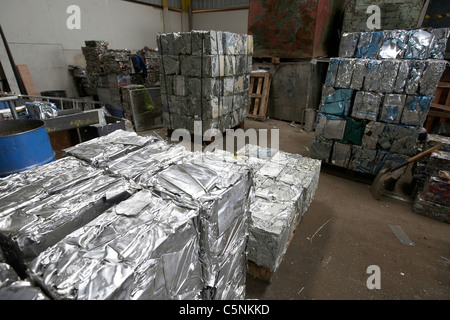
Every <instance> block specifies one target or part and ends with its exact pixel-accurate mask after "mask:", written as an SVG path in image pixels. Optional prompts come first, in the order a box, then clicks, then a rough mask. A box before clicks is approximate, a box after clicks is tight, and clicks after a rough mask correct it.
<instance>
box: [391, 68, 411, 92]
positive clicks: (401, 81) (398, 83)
mask: <svg viewBox="0 0 450 320" xmlns="http://www.w3.org/2000/svg"><path fill="white" fill-rule="evenodd" d="M412 63H413V61H412V60H400V61H399V67H398V71H397V78H396V79H395V85H394V93H404V92H405V87H406V83H407V82H408V77H409V73H410V70H411V66H412Z"/></svg>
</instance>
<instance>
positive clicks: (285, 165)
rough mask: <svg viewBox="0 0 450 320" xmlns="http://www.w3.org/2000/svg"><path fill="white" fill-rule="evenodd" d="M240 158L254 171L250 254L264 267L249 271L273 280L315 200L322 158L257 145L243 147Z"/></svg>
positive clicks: (253, 259) (250, 258) (251, 259)
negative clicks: (297, 229) (295, 233)
mask: <svg viewBox="0 0 450 320" xmlns="http://www.w3.org/2000/svg"><path fill="white" fill-rule="evenodd" d="M237 158H238V161H244V162H245V163H248V165H249V166H250V167H251V168H252V170H253V171H254V181H255V198H254V200H253V201H252V204H251V207H250V215H251V222H250V239H249V246H248V251H249V257H248V258H249V260H250V261H251V262H252V263H254V264H256V266H258V267H262V269H264V270H263V273H261V271H262V270H261V268H256V269H252V268H250V270H249V272H250V273H252V274H254V275H255V276H257V277H262V278H263V280H268V281H271V278H272V276H273V274H274V273H275V272H276V270H277V269H278V267H279V265H280V263H281V262H282V259H283V256H284V254H285V253H286V250H287V249H288V246H289V243H290V241H291V239H292V237H293V235H294V232H295V230H296V227H297V225H298V224H299V223H300V221H301V218H302V216H303V215H304V214H305V212H306V211H307V209H308V208H309V205H310V204H311V202H312V200H313V197H314V194H315V192H316V189H317V187H318V183H319V175H320V167H321V161H319V160H314V159H311V158H306V157H302V156H300V155H297V154H290V153H286V152H283V151H279V150H274V149H267V148H261V147H258V146H254V145H247V146H245V147H244V148H242V149H240V150H239V151H238V152H237Z"/></svg>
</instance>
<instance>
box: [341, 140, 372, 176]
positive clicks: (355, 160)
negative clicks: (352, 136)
mask: <svg viewBox="0 0 450 320" xmlns="http://www.w3.org/2000/svg"><path fill="white" fill-rule="evenodd" d="M376 156H377V150H374V149H367V148H364V147H361V146H352V157H351V159H350V162H349V165H348V168H349V169H351V170H353V171H358V172H362V173H369V174H372V172H373V169H374V167H375V159H376Z"/></svg>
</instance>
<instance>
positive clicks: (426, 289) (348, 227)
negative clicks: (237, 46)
mask: <svg viewBox="0 0 450 320" xmlns="http://www.w3.org/2000/svg"><path fill="white" fill-rule="evenodd" d="M249 128H254V129H279V130H280V149H281V150H283V151H286V152H290V153H298V154H301V155H303V156H309V148H310V146H311V142H312V139H313V136H314V133H308V132H304V131H303V130H302V129H301V126H300V125H299V124H294V125H293V126H292V125H291V124H290V123H289V122H285V121H276V120H271V119H268V120H266V121H264V122H259V121H253V120H247V121H246V123H245V129H249ZM156 131H157V132H158V133H160V135H162V136H163V137H166V131H165V130H162V129H161V130H156ZM345 174H348V172H344V171H342V170H336V171H333V170H325V169H322V172H321V175H320V180H319V187H318V189H317V191H316V194H315V198H314V200H313V202H312V204H311V206H310V207H309V209H308V211H307V212H306V214H305V216H304V217H303V218H302V221H301V222H300V224H299V226H298V227H297V230H296V232H295V235H294V237H293V239H292V241H291V243H290V245H289V248H288V250H287V252H286V254H285V256H284V259H283V262H282V263H281V265H280V267H279V269H278V270H277V271H276V273H275V274H274V276H273V280H272V282H271V283H270V284H269V283H266V282H264V281H261V280H259V279H257V278H255V277H253V276H251V275H248V276H247V293H246V298H247V299H260V300H338V299H339V300H342V299H344V300H370V299H375V300H406V299H407V300H410V299H426V300H448V299H450V225H449V224H447V223H444V222H440V221H436V220H433V219H431V218H428V217H424V216H421V215H418V214H415V213H414V212H413V211H412V203H411V202H410V201H411V199H410V197H409V195H408V194H407V193H404V192H403V190H405V189H407V187H408V183H409V181H410V179H409V177H408V176H407V175H406V176H405V179H403V180H402V179H401V180H400V181H399V183H398V184H397V185H398V186H397V187H396V189H395V191H394V192H393V193H391V194H393V196H394V197H392V196H386V195H385V196H383V197H382V198H381V200H379V201H377V200H375V199H374V198H373V197H372V196H371V194H370V191H369V187H370V182H371V181H365V182H359V181H357V179H356V178H358V177H357V176H354V175H351V176H352V177H350V176H349V177H348V178H346V177H345ZM408 179H409V180H408ZM366 180H367V179H366ZM401 183H402V184H403V186H399V185H400V184H401ZM405 186H406V188H405ZM399 199H400V200H399ZM389 225H394V226H400V227H401V228H402V230H403V231H404V232H405V233H406V235H407V236H408V237H409V239H411V241H412V242H413V243H414V245H412V246H407V245H403V244H402V243H401V242H400V241H399V240H398V239H397V237H396V236H395V234H394V233H393V231H392V230H391V229H390V227H389ZM319 229H320V230H319ZM372 265H376V266H378V267H379V268H380V280H381V288H380V289H372V290H370V289H368V288H367V285H366V282H367V280H368V278H369V277H370V276H371V274H368V273H367V268H368V267H369V266H372Z"/></svg>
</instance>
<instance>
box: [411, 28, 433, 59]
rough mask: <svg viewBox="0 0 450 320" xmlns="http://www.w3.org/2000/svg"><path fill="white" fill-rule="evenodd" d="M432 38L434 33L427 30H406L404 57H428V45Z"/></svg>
mask: <svg viewBox="0 0 450 320" xmlns="http://www.w3.org/2000/svg"><path fill="white" fill-rule="evenodd" d="M433 39H434V35H433V34H432V33H431V32H429V30H424V29H416V30H410V31H408V45H407V46H406V52H405V59H418V60H424V59H428V58H430V56H431V52H430V46H431V44H432V42H433Z"/></svg>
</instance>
